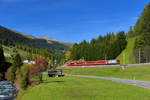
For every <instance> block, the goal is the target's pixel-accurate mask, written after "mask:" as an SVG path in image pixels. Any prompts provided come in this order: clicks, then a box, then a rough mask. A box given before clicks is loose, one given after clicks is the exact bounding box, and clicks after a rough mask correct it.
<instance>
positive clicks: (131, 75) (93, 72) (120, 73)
mask: <svg viewBox="0 0 150 100" xmlns="http://www.w3.org/2000/svg"><path fill="white" fill-rule="evenodd" d="M63 71H64V73H66V74H73V75H89V76H105V77H116V78H125V79H130V80H143V81H150V66H137V67H127V68H125V69H124V70H122V69H120V67H119V66H118V67H92V68H90V67H80V68H78V67H65V68H63Z"/></svg>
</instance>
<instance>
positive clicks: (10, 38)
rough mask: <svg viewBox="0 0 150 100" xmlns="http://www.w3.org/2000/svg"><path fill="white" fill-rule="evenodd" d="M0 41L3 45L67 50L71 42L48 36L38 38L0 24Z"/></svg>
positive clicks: (71, 44)
mask: <svg viewBox="0 0 150 100" xmlns="http://www.w3.org/2000/svg"><path fill="white" fill-rule="evenodd" d="M0 41H1V43H5V45H10V44H11V45H12V44H13V45H26V46H29V47H32V48H40V49H51V50H52V51H63V52H64V50H65V51H66V50H68V49H70V48H71V47H72V46H73V43H68V42H61V41H58V40H54V39H50V38H48V37H47V38H38V37H34V36H31V35H27V34H23V33H21V32H18V31H15V30H12V29H8V28H5V27H3V26H0Z"/></svg>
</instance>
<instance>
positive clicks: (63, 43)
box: [39, 37, 74, 48]
mask: <svg viewBox="0 0 150 100" xmlns="http://www.w3.org/2000/svg"><path fill="white" fill-rule="evenodd" d="M39 39H45V40H47V41H48V42H51V41H53V42H58V43H60V44H62V45H65V46H67V47H70V48H72V47H73V45H74V43H72V42H61V41H59V40H54V39H52V38H49V37H39Z"/></svg>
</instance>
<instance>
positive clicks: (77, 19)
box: [0, 0, 150, 43]
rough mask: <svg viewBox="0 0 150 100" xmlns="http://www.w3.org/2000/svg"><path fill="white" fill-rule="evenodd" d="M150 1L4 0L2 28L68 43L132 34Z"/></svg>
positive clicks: (0, 1) (0, 16)
mask: <svg viewBox="0 0 150 100" xmlns="http://www.w3.org/2000/svg"><path fill="white" fill-rule="evenodd" d="M149 2H150V0H0V25H2V26H4V27H7V28H10V29H13V30H16V31H19V32H22V33H25V34H28V35H32V36H36V37H49V38H53V39H56V40H60V41H64V42H77V43H79V42H81V41H83V40H87V41H90V40H91V39H92V38H98V36H99V35H102V36H104V35H106V34H107V33H109V32H114V33H117V32H119V31H125V32H128V30H129V28H130V26H134V25H135V23H136V21H137V19H138V17H139V16H140V15H141V13H142V11H143V9H144V8H145V6H146V4H148V3H149Z"/></svg>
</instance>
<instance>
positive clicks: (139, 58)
mask: <svg viewBox="0 0 150 100" xmlns="http://www.w3.org/2000/svg"><path fill="white" fill-rule="evenodd" d="M140 63H141V49H140V48H139V64H140Z"/></svg>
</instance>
